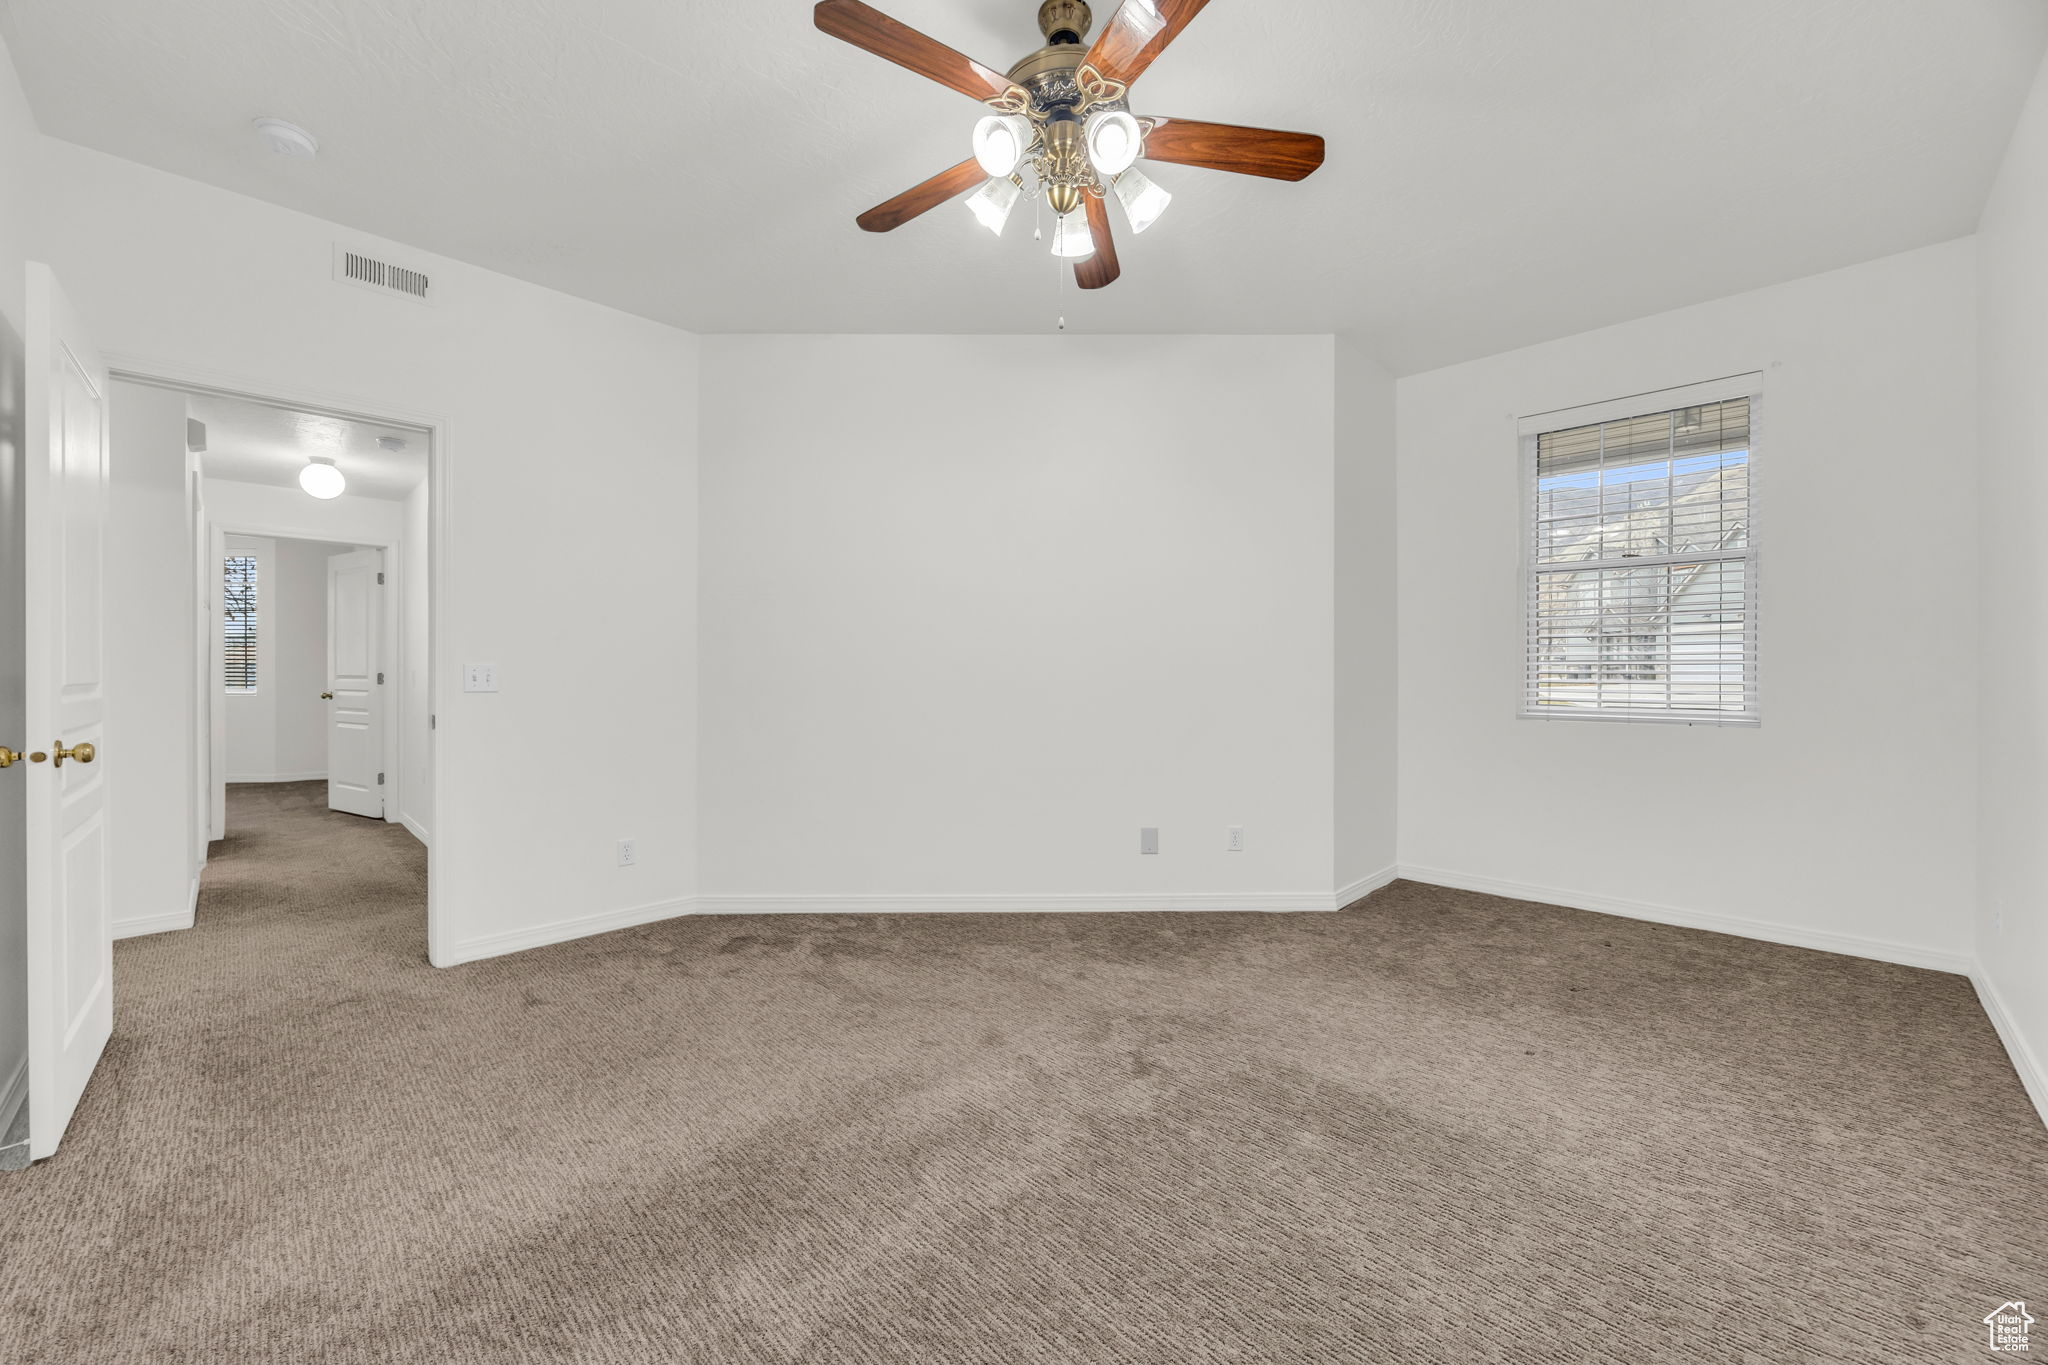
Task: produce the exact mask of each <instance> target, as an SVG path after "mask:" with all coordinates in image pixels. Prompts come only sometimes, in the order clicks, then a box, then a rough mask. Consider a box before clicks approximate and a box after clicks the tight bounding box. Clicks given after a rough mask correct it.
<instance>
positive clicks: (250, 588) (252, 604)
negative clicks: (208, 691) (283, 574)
mask: <svg viewBox="0 0 2048 1365" xmlns="http://www.w3.org/2000/svg"><path fill="white" fill-rule="evenodd" d="M220 619H221V632H222V639H221V658H222V660H223V661H224V665H223V672H224V675H225V676H224V677H223V679H222V681H223V682H224V683H225V684H226V686H227V690H228V691H230V692H254V691H255V690H256V557H255V556H254V555H229V556H228V557H227V560H226V563H225V566H224V570H223V572H222V574H221V594H220Z"/></svg>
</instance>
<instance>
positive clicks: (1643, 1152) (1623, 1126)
mask: <svg viewBox="0 0 2048 1365" xmlns="http://www.w3.org/2000/svg"><path fill="white" fill-rule="evenodd" d="M321 793H322V788H321V787H320V785H319V784H303V785H295V786H288V787H270V788H249V787H243V788H236V789H234V792H233V798H232V799H233V801H234V812H233V817H232V826H233V828H235V829H236V830H237V831H238V832H237V833H236V834H235V835H234V836H233V837H232V838H230V839H229V840H228V841H227V842H226V843H225V844H224V845H220V846H217V847H216V856H215V860H214V862H213V864H212V866H211V868H210V869H209V871H208V874H207V881H206V890H205V894H204V897H203V898H202V901H201V905H200V912H199V924H198V927H197V928H195V929H193V930H190V931H187V932H184V933H173V934H163V935H158V936H155V937H152V938H146V939H137V940H131V941H128V942H124V943H122V944H121V945H120V946H119V948H118V950H117V956H116V970H117V983H118V988H119V992H120V994H119V1003H118V1007H117V1012H116V1018H115V1029H114V1040H113V1043H112V1045H111V1046H110V1048H109V1051H108V1054H107V1058H106V1061H105V1062H104V1064H103V1065H102V1067H101V1070H100V1074H99V1075H98V1077H97V1078H96V1079H95V1080H94V1082H93V1085H92V1087H91V1089H90V1090H89V1091H88V1093H87V1095H86V1097H85V1101H84V1104H83V1106H82V1107H81V1109H80V1111H79V1113H78V1117H77V1120H76V1122H75V1124H74V1126H73V1129H72V1132H71V1136H70V1138H69V1139H68V1141H67V1143H66V1145H65V1147H64V1150H63V1151H62V1152H61V1153H60V1154H59V1155H58V1156H57V1157H56V1158H55V1159H53V1160H51V1161H48V1162H44V1163H41V1164H40V1165H38V1166H37V1167H35V1168H34V1169H32V1170H30V1171H28V1172H24V1173H20V1174H16V1175H11V1176H4V1177H0V1359H4V1360H7V1361H19V1362H28V1361H37V1362H42V1361H63V1362H93V1365H126V1363H128V1362H134V1363H135V1365H163V1363H164V1362H180V1361H205V1362H229V1363H231V1365H242V1363H243V1362H272V1361H277V1362H284V1361H289V1362H329V1361H336V1362H339V1361H350V1362H437V1363H440V1362H458V1363H460V1362H476V1361H577V1362H597V1363H599V1365H615V1363H623V1362H634V1363H636V1365H637V1363H638V1362H672V1361H673V1362H693V1363H701V1365H755V1363H756V1362H764V1363H765V1362H777V1363H782V1362H804V1363H805V1365H925V1363H926V1362H929V1363H930V1365H955V1363H956V1362H957V1363H958V1365H1068V1363H1070V1362H1085V1363H1088V1365H1094V1363H1096V1362H1103V1363H1105V1365H1106V1363H1107V1362H1146V1365H1209V1363H1210V1362H1226V1361H1227V1362H1260V1363H1262V1365H1263V1363H1265V1362H1272V1363H1273V1365H1282V1363H1285V1365H1297V1363H1301V1362H1339V1361H1341V1362H1364V1361H1372V1362H1379V1361H1384V1362H1389V1365H1426V1363H1428V1362H1459V1365H1464V1363H1465V1362H1472V1361H1513V1362H1615V1363H1616V1365H1620V1363H1621V1362H1628V1365H1641V1362H1645V1361H1686V1362H1720V1361H1730V1362H1733V1361H1744V1362H1784V1361H1820V1360H1827V1361H1859V1362H1873V1365H1875V1363H1876V1362H1917V1361H1938V1362H1954V1361H1976V1360H1989V1359H1998V1358H2001V1357H1993V1356H1989V1355H1987V1353H1986V1352H1985V1350H1984V1329H1983V1327H1982V1326H1981V1325H1980V1323H1979V1321H1978V1320H1979V1319H1980V1318H1981V1317H1982V1316H1983V1315H1984V1314H1986V1313H1987V1312H1989V1311H1991V1310H1992V1309H1994V1308H1996V1307H1997V1306H1998V1305H1999V1304H2001V1303H2003V1302H2005V1301H2006V1300H2008V1299H2014V1298H2025V1299H2028V1300H2030V1301H2034V1302H2036V1303H2048V1133H2044V1131H2043V1129H2042V1128H2041V1126H2040V1123H2039V1120H2038V1119H2037V1118H2036V1117H2035V1116H2034V1114H2033V1113H2032V1111H2031V1110H2030V1109H2029V1107H2028V1105H2027V1103H2026V1100H2025V1097H2024V1096H2023V1094H2022V1092H2021V1090H2020V1086H2019V1083H2018V1080H2017V1079H2016V1078H2015V1076H2014V1074H2013V1072H2012V1069H2011V1067H2010V1066H2009V1065H2008V1063H2007V1061H2006V1059H2005V1057H2004V1055H2003V1054H2002V1052H2001V1051H2000V1048H1999V1045H1998V1043H1997V1040H1996V1039H1995V1038H1994V1036H1993V1034H1992V1032H1991V1029H1990V1027H1989V1025H1988V1024H1987V1023H1986V1021H1985V1020H1984V1018H1983V1016H1982V1014H1981V1013H1980V1012H1979V1010H1978V1007H1977V1005H1976V1003H1975V1000H1974V998H1973V996H1972V994H1971V990H1970V987H1969V985H1968V983H1967V982H1965V981H1964V980H1962V979H1961V978H1959V977H1951V976H1943V975H1939V974H1935V973H1931V972H1921V971H1913V970H1909V969H1906V968H1899V967H1889V966H1883V965H1880V964H1876V963H1871V962H1862V961H1856V960H1852V959H1848V958H1838V957H1830V956H1827V955H1824V954H1820V953H1811V952H1804V951H1800V950H1797V949H1791V948H1780V947H1774V946H1769V945H1765V944H1759V943H1751V942H1745V941H1742V940H1739V939H1732V938H1724V937H1720V936H1717V935H1713V934H1705V933H1697V932H1692V931H1688V930H1678V929H1670V928H1664V927H1660V926H1655V925H1648V924H1638V923H1633V922H1630V921H1625V920H1619V919H1612V918H1607V917H1603V916H1598V915H1591V914H1584V913H1580V912H1575V911H1567V910H1558V909H1553V908H1548V907H1543V906H1536V905H1528V904H1522V903H1517V902H1511V901H1503V900H1497V899H1492V898H1489V897H1484V896H1474V895H1468V894H1463V893H1454V892H1448V891H1443V890H1438V889H1435V888H1431V887H1427V886H1421V885H1416V884H1412V883H1400V884H1397V885H1395V886H1394V887H1391V888H1389V889H1388V890H1386V891H1384V892H1381V893H1380V894H1378V895H1376V896H1374V897H1372V898H1371V899H1369V900H1367V901H1365V902H1362V903H1361V904H1359V905H1358V906H1355V907H1353V908H1352V909H1351V910H1349V911H1346V912H1345V913H1343V914H1340V915H1292V916H1277V915H1275V916H1267V915H1218V914H1188V915H1179V914H1151V915H1067V916H1058V915H1042V916H1040V915H1010V916H947V915H932V916H898V917H844V916H818V917H761V918H752V919H739V918H719V917H699V918H691V919H682V920H676V921H671V922H668V923H663V924H658V925H653V926H650V927H647V928H643V929H635V930H629V931H626V932H622V933H616V934H611V935H607V936H605V937H602V938H597V939H589V940H584V941H581V942H577V943H571V944H566V945H562V946H559V947H554V948H546V949H541V950H538V951H534V952H528V953H522V954H519V955H517V956H513V957H508V958H501V959H497V960H494V961H490V962H484V963H477V964H473V965H470V966H466V967H460V968H455V969H452V970H449V971H436V970H434V969H433V968H431V967H429V966H427V965H426V962H425V929H424V910H423V903H424V885H425V882H424V871H425V859H424V856H423V854H422V851H421V849H420V848H419V846H418V845H417V844H416V843H414V842H413V840H412V839H411V837H410V836H409V835H407V834H406V833H405V832H404V831H403V830H400V829H398V828H396V827H390V826H383V825H378V824H374V823H372V822H369V821H363V820H356V819H353V818H351V817H348V816H337V815H330V814H328V813H327V812H326V811H325V810H324V809H323V808H322V806H321ZM2035 1311H2036V1313H2037V1314H2038V1315H2040V1316H2042V1317H2044V1318H2048V1313H2041V1311H2040V1308H2038V1307H2037V1308H2036V1310H2035ZM2037 1330H2042V1331H2043V1334H2044V1335H2048V1329H2037Z"/></svg>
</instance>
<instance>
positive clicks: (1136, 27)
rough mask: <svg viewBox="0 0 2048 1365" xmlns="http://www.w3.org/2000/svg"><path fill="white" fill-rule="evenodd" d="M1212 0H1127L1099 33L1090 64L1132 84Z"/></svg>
mask: <svg viewBox="0 0 2048 1365" xmlns="http://www.w3.org/2000/svg"><path fill="white" fill-rule="evenodd" d="M1208 3H1209V0H1124V2H1123V3H1122V4H1121V5H1118V6H1117V10H1116V13H1115V14H1114V15H1112V16H1110V20H1109V27H1107V28H1105V29H1103V30H1102V32H1101V33H1100V34H1098V35H1097V36H1096V39H1095V45H1094V46H1093V47H1091V48H1089V49H1088V56H1087V58H1086V59H1085V60H1086V64H1087V65H1089V66H1092V67H1094V68H1095V69H1096V70H1097V71H1099V72H1101V73H1102V74H1103V75H1104V76H1107V77H1108V78H1109V79H1110V80H1113V81H1122V82H1123V83H1124V84H1125V85H1129V84H1130V83H1131V82H1132V81H1134V80H1136V79H1138V77H1139V76H1142V75H1143V74H1144V73H1145V68H1146V67H1148V66H1150V65H1152V63H1153V61H1154V60H1156V59H1157V58H1158V56H1159V54H1160V53H1162V52H1164V51H1166V45H1167V44H1168V43H1170V42H1172V41H1173V40H1174V39H1175V38H1178V37H1179V36H1180V31H1181V30H1182V29H1184V28H1186V27H1187V26H1188V24H1189V23H1190V22H1191V21H1192V20H1193V19H1194V17H1195V16H1196V15H1197V14H1200V13H1201V12H1202V6H1204V5H1206V4H1208Z"/></svg>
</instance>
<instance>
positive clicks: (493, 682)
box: [462, 664, 498, 692]
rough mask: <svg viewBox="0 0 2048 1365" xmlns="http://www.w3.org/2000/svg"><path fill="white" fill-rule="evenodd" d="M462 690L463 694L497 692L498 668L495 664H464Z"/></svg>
mask: <svg viewBox="0 0 2048 1365" xmlns="http://www.w3.org/2000/svg"><path fill="white" fill-rule="evenodd" d="M462 690H463V691H465V692H495V691H497V690H498V666H497V665H496V664H464V665H463V666H462Z"/></svg>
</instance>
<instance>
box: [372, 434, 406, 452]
mask: <svg viewBox="0 0 2048 1365" xmlns="http://www.w3.org/2000/svg"><path fill="white" fill-rule="evenodd" d="M377 445H378V447H379V448H380V449H383V450H388V451H390V452H391V453H392V454H394V455H396V454H397V453H398V452H399V451H401V450H404V449H405V438H404V437H403V436H379V437H378V438H377Z"/></svg>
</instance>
